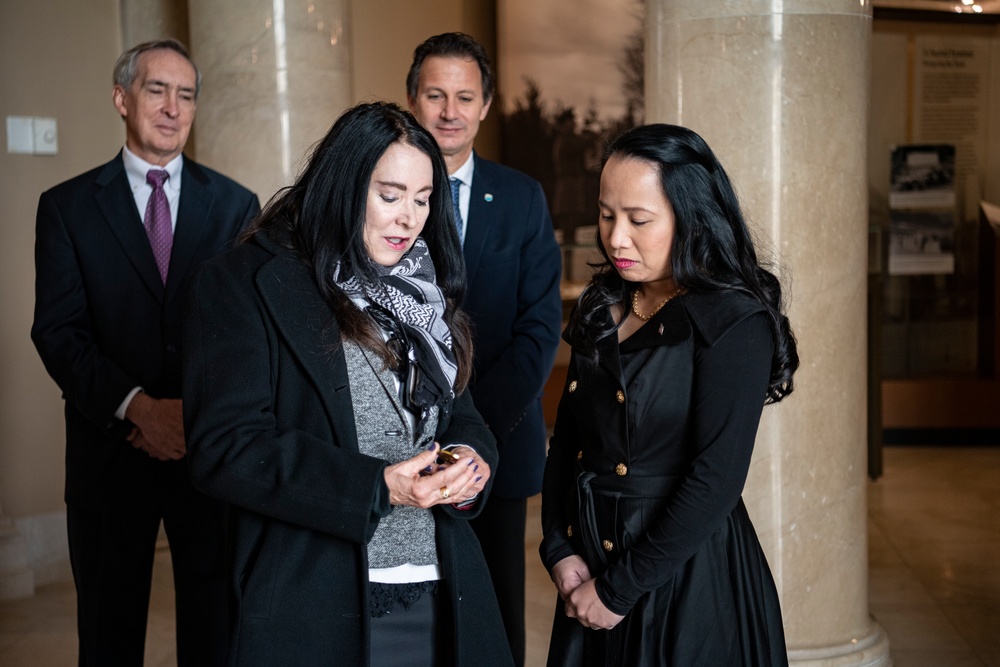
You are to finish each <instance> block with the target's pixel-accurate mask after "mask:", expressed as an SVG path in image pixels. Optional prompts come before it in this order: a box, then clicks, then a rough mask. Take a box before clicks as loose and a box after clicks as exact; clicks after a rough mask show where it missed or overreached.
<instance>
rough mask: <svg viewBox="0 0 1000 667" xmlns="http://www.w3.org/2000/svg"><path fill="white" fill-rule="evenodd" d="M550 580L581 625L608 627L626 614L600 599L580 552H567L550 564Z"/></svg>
mask: <svg viewBox="0 0 1000 667" xmlns="http://www.w3.org/2000/svg"><path fill="white" fill-rule="evenodd" d="M552 581H553V582H555V585H556V589H558V591H559V597H561V598H562V599H563V602H564V603H565V606H566V615H567V616H569V617H570V618H575V619H576V620H577V621H579V622H580V625H583V626H585V627H588V628H590V629H592V630H610V629H611V628H613V627H615V626H616V625H618V624H619V623H621V621H622V619H623V618H625V617H624V616H619V615H618V614H616V613H614V612H613V611H611V610H610V609H608V608H607V607H605V606H604V603H603V602H601V598H600V597H598V595H597V587H596V585H595V583H594V578H593V577H592V576H591V575H590V568H589V567H587V563H586V562H584V560H583V559H582V558H580V557H579V556H567V557H566V558H563V559H562V560H561V561H559V562H558V563H556V564H555V567H553V568H552Z"/></svg>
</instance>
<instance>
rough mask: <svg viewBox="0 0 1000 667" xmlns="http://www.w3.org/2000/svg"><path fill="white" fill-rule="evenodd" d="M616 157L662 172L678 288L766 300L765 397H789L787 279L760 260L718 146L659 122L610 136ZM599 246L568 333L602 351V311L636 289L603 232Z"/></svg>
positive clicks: (791, 358) (792, 350)
mask: <svg viewBox="0 0 1000 667" xmlns="http://www.w3.org/2000/svg"><path fill="white" fill-rule="evenodd" d="M613 158H618V159H633V160H640V161H642V162H645V163H646V164H649V165H650V166H651V167H653V168H654V169H655V170H656V171H657V173H658V175H659V182H660V188H661V190H662V192H663V195H664V196H665V197H666V199H667V201H668V202H670V206H671V208H672V209H673V214H674V232H673V241H672V247H671V251H670V266H671V273H672V275H673V278H674V280H675V281H676V283H677V285H678V286H680V287H683V288H684V289H686V290H688V291H690V292H717V291H722V290H736V291H739V292H743V293H744V294H748V295H750V296H751V297H753V298H754V299H756V300H757V301H759V302H760V303H761V304H762V305H763V307H764V309H765V311H766V312H767V314H768V317H769V319H770V321H771V330H772V333H773V335H774V345H775V351H774V356H773V358H772V362H771V380H770V383H769V385H768V390H767V396H766V402H768V403H774V402H777V401H780V400H781V399H782V398H784V397H785V396H787V395H788V394H790V393H791V392H792V389H793V383H792V375H793V374H794V372H795V370H796V369H797V368H798V365H799V358H798V353H797V349H796V343H795V337H794V336H793V335H792V331H791V327H790V325H789V322H788V318H787V317H786V316H785V314H784V303H783V299H782V290H781V284H780V282H779V280H778V278H777V277H776V276H775V275H774V274H773V273H771V272H770V271H769V270H768V269H767V268H766V267H765V266H763V265H762V263H761V262H760V261H759V260H758V258H757V251H756V249H755V248H754V240H753V238H752V236H751V233H750V229H749V228H748V226H747V223H746V220H745V218H744V216H743V212H742V210H741V207H740V203H739V199H738V198H737V196H736V192H735V191H734V189H733V186H732V182H731V181H730V180H729V176H728V175H727V174H726V171H725V169H723V167H722V165H721V164H720V163H719V160H718V159H717V158H716V156H715V154H714V153H713V152H712V149H711V148H709V146H708V144H707V143H706V142H705V140H704V139H702V138H701V136H699V135H698V134H697V133H696V132H694V131H692V130H689V129H687V128H685V127H680V126H678V125H668V124H665V123H657V124H651V125H642V126H639V127H634V128H632V129H630V130H627V131H625V132H624V133H622V134H621V135H619V136H618V137H617V138H615V139H614V140H612V141H611V143H610V144H609V145H608V148H607V150H606V152H605V164H607V161H608V160H611V159H613ZM597 245H598V250H600V252H601V255H602V256H603V257H604V262H602V263H601V264H600V265H599V266H598V267H597V271H596V272H595V274H594V277H593V278H592V281H591V285H590V286H589V287H588V289H587V290H585V291H584V292H583V294H581V296H580V300H579V303H578V306H577V309H576V311H575V313H574V315H573V317H571V319H570V322H569V329H570V331H571V332H576V333H577V334H579V335H580V336H581V338H580V339H581V340H584V341H588V342H589V345H588V347H589V349H588V351H589V352H592V353H596V352H595V348H594V347H593V343H594V342H595V341H596V340H598V339H600V338H602V337H604V336H607V335H610V334H611V333H612V329H607V328H606V327H604V326H602V325H600V324H599V323H600V322H601V321H602V319H601V317H600V312H601V309H602V308H604V307H606V306H610V305H612V304H626V303H627V299H628V295H629V293H630V292H631V291H632V290H634V289H635V285H634V284H631V283H626V281H625V280H623V279H622V278H621V276H620V275H619V274H618V272H617V270H615V268H614V266H613V264H612V263H611V260H610V258H609V257H608V253H607V249H606V248H605V247H604V244H603V243H602V241H601V238H600V234H598V238H597ZM623 307H624V306H623ZM624 309H625V310H626V311H627V310H628V308H627V307H624ZM616 329H617V327H613V330H616Z"/></svg>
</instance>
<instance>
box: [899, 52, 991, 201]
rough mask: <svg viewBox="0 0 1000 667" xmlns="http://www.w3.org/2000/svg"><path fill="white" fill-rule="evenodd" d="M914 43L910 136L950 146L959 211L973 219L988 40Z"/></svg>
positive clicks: (983, 132)
mask: <svg viewBox="0 0 1000 667" xmlns="http://www.w3.org/2000/svg"><path fill="white" fill-rule="evenodd" d="M914 46H915V54H914V55H915V58H914V63H913V65H914V80H913V86H914V90H913V93H914V96H913V102H914V108H913V141H914V142H915V143H916V142H920V143H942V144H951V145H953V146H954V147H955V157H956V160H957V161H956V163H955V184H956V193H957V196H958V205H959V213H960V214H961V215H963V216H964V218H963V219H975V217H976V216H977V215H978V210H977V208H978V206H979V201H980V199H982V192H981V191H980V190H981V183H980V180H981V178H980V174H981V171H982V169H983V167H984V165H985V159H986V156H985V154H984V151H985V150H986V146H987V139H988V132H987V130H988V126H987V118H986V110H987V109H988V108H989V95H990V57H991V56H990V41H989V40H988V39H977V38H969V37H933V36H919V37H917V38H916V39H915V41H914Z"/></svg>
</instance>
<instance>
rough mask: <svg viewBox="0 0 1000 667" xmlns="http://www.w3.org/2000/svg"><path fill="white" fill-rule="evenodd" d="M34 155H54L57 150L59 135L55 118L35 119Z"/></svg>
mask: <svg viewBox="0 0 1000 667" xmlns="http://www.w3.org/2000/svg"><path fill="white" fill-rule="evenodd" d="M34 146H35V155H55V154H56V153H57V152H58V150H59V135H58V134H57V132H56V119H55V118H35V127H34Z"/></svg>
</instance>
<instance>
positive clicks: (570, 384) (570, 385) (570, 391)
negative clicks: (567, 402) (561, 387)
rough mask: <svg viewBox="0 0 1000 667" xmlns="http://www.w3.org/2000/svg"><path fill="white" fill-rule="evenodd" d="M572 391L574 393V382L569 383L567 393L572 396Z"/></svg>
mask: <svg viewBox="0 0 1000 667" xmlns="http://www.w3.org/2000/svg"><path fill="white" fill-rule="evenodd" d="M574 391H576V380H573V381H572V382H570V383H569V393H571V394H572V393H573V392H574Z"/></svg>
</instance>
